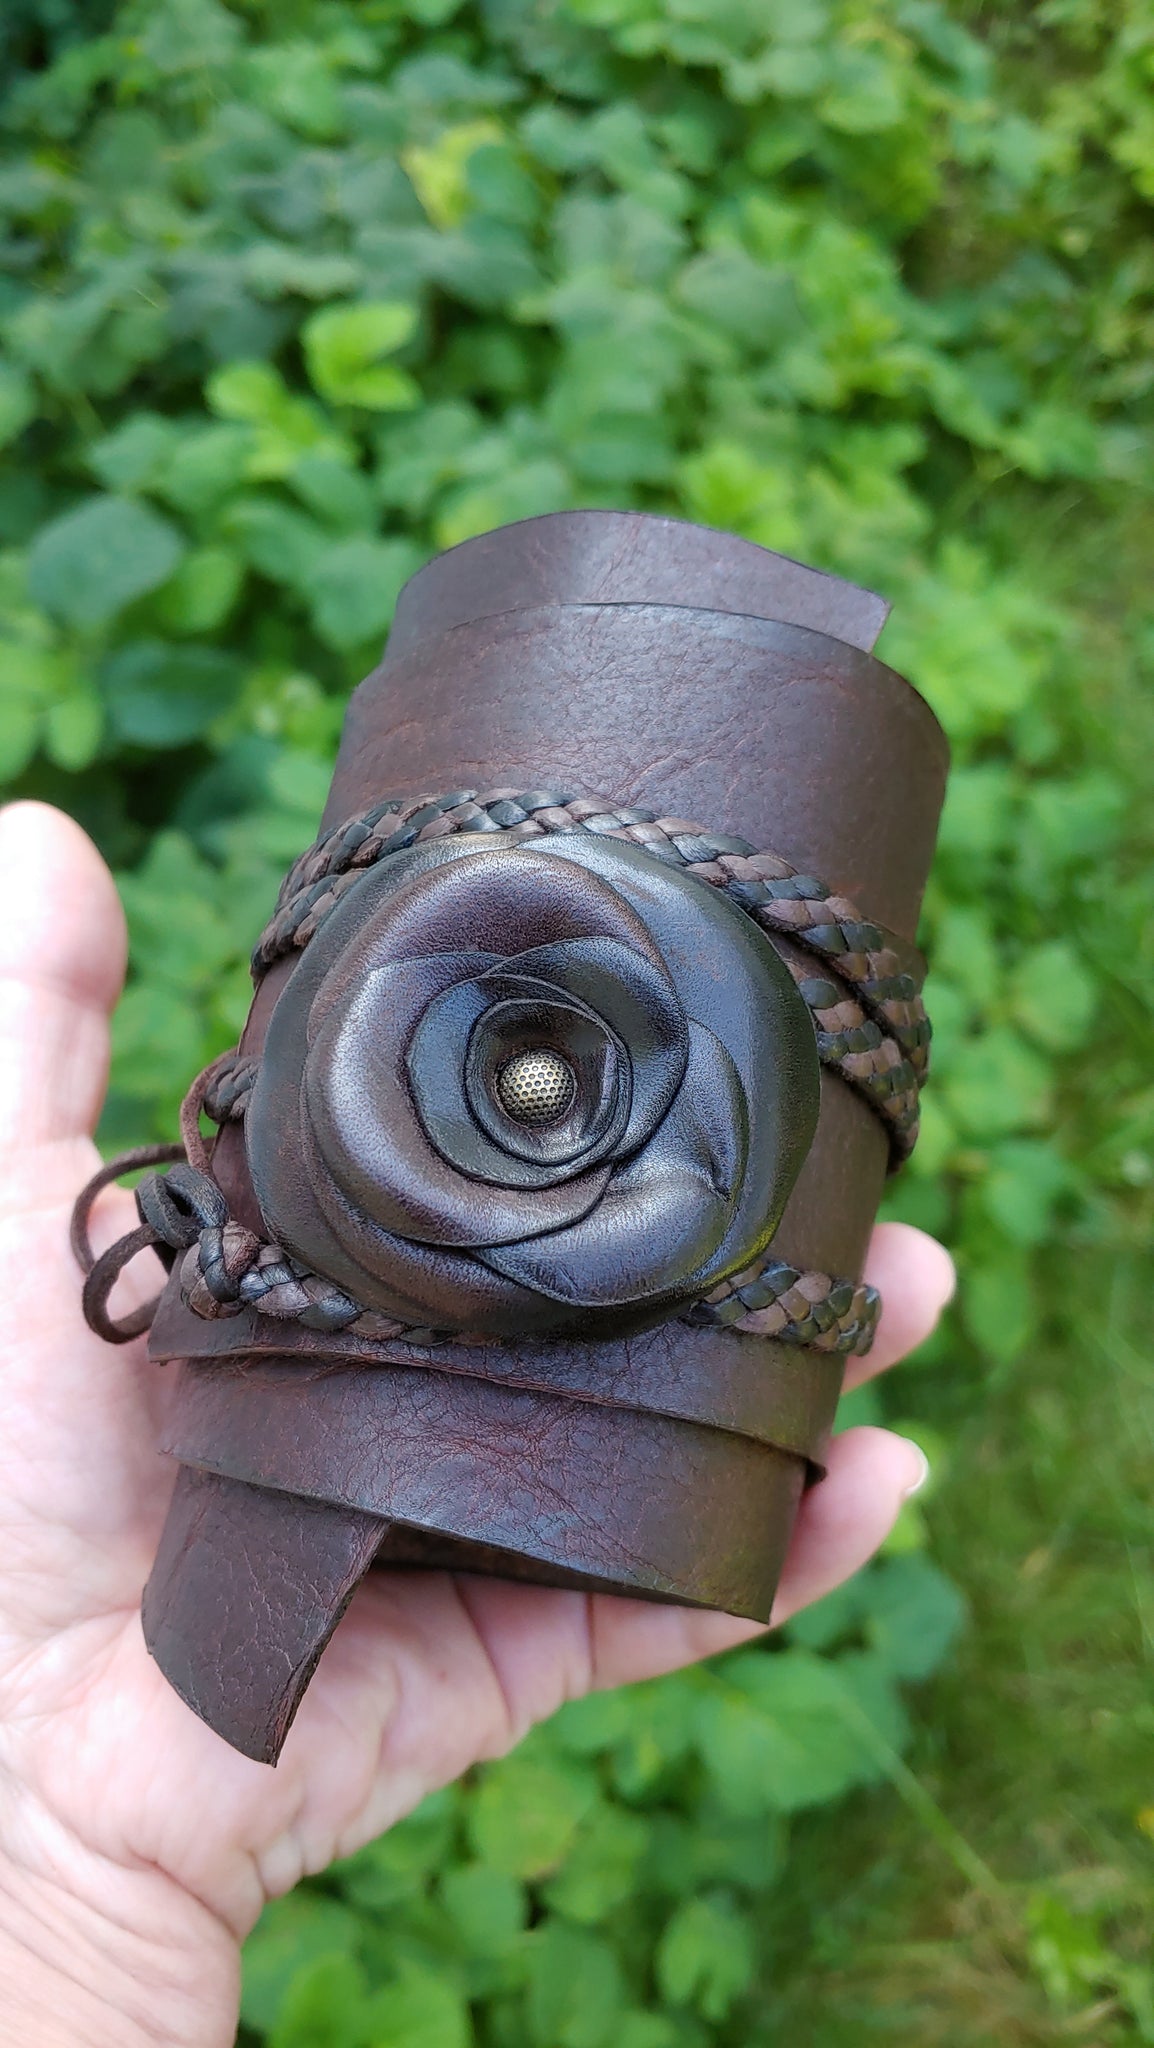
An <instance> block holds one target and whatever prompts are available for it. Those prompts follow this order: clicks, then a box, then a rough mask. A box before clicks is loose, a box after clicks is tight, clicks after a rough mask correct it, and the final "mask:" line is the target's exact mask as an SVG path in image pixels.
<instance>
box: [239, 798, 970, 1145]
mask: <svg viewBox="0 0 1154 2048" xmlns="http://www.w3.org/2000/svg"><path fill="white" fill-rule="evenodd" d="M574 831H582V832H591V833H597V834H599V835H601V836H604V837H607V838H614V839H625V840H627V841H628V842H629V843H630V844H632V845H634V846H637V847H639V848H640V849H641V850H642V851H643V852H645V853H647V854H649V855H650V856H651V857H652V858H653V859H655V860H660V861H663V862H666V863H669V864H671V865H674V866H677V867H680V868H682V869H684V871H685V872H686V873H687V874H690V875H693V876H694V877H695V878H696V879H697V880H699V881H702V882H706V883H708V884H709V885H710V886H712V887H714V888H718V889H723V890H724V891H725V893H726V895H727V896H729V898H730V899H731V901H732V902H734V903H736V904H738V905H739V906H740V908H741V909H743V910H745V911H747V912H748V913H749V915H750V916H751V917H753V918H754V919H755V921H756V922H757V923H758V924H760V925H762V926H763V927H764V928H765V929H766V930H767V931H770V932H775V933H777V934H778V935H779V936H780V937H783V938H787V939H792V940H793V941H794V942H795V943H796V944H797V945H798V946H801V947H804V948H805V950H806V951H807V952H810V953H813V954H816V955H817V956H818V958H819V959H820V960H821V962H822V967H823V971H822V972H821V973H816V974H813V973H807V972H805V971H804V970H802V969H799V968H798V967H797V966H796V965H795V964H794V963H793V962H792V961H787V962H786V964H787V966H788V967H789V969H790V972H791V973H792V975H793V977H794V980H795V982H796V983H797V986H798V989H799V991H800V993H801V995H802V998H803V1000H804V1001H805V1002H806V1004H807V1005H808V1007H809V1010H810V1012H811V1015H812V1016H813V1019H814V1026H815V1029H816V1032H817V1041H818V1054H819V1057H820V1058H821V1060H822V1062H823V1064H825V1065H827V1066H830V1067H834V1068H836V1069H837V1070H838V1071H839V1072H840V1073H841V1074H842V1075H843V1076H844V1078H845V1080H846V1081H847V1082H848V1083H849V1084H850V1086H851V1087H853V1088H855V1089H856V1090H857V1091H858V1093H859V1094H861V1095H863V1096H864V1097H865V1099H866V1100H867V1101H868V1102H869V1103H870V1104H871V1106H872V1107H873V1108H874V1109H875V1110H876V1111H877V1112H878V1114H879V1115H880V1116H881V1117H882V1118H883V1119H884V1121H885V1123H886V1124H887V1126H888V1129H889V1133H890V1142H891V1149H892V1154H893V1160H894V1163H895V1164H897V1163H900V1161H901V1160H902V1159H904V1158H906V1157H908V1155H909V1153H910V1152H911V1151H912V1150H913V1146H914V1143H915V1141H916V1138H917V1129H918V1092H919V1088H920V1086H921V1083H922V1081H923V1080H924V1079H925V1075H926V1072H927V1070H928V1066H929V1044H930V1022H929V1018H928V1017H927V1015H926V1010H925V1005H924V1003H923V1001H922V997H921V993H920V991H919V988H918V985H917V982H916V981H915V979H914V977H913V975H911V974H909V973H908V972H907V971H906V970H905V969H904V968H903V967H902V964H901V961H900V959H899V957H898V954H897V953H896V951H895V950H894V947H893V945H892V944H891V943H890V935H889V934H887V933H886V932H885V931H884V930H883V929H882V928H881V927H880V926H879V925H877V924H876V923H874V922H872V921H871V920H869V919H867V918H863V917H862V916H861V914H860V913H859V912H858V910H857V909H856V908H855V906H854V905H853V904H852V903H850V902H849V901H848V899H847V898H845V897H844V896H840V895H838V894H837V893H836V892H834V891H832V890H830V889H828V888H827V887H826V885H825V884H824V883H822V882H820V881H818V880H817V879H816V877H814V876H812V875H805V874H802V873H800V872H799V871H798V870H797V869H796V868H794V867H793V866H791V864H790V862H789V861H786V860H783V859H782V858H781V857H780V855H778V854H774V853H758V852H756V851H755V850H754V849H753V848H752V847H751V846H750V845H749V844H748V842H747V841H745V840H744V839H737V838H734V837H732V836H730V835H727V834H721V833H713V832H709V831H707V830H706V829H705V828H704V827H703V826H700V825H695V824H692V823H690V822H689V821H688V820H686V819H682V818H667V817H660V816H658V814H657V813H656V812H655V811H652V810H649V809H647V808H645V807H643V806H636V805H635V806H631V807H620V806H615V805H613V804H612V803H610V802H609V801H608V799H605V798H600V797H573V796H569V795H566V794H565V793H563V792H560V791H553V790H531V791H527V792H517V791H512V790H503V789H502V790H492V791H490V792H488V793H487V794H485V795H477V794H476V793H475V792H474V791H471V790H458V791H455V792H453V793H452V794H450V795H447V796H431V797H418V798H415V799H413V800H412V801H409V802H405V801H402V800H401V799H400V798H386V799H384V800H383V801H382V802H381V803H379V804H376V805H374V806H373V808H372V809H371V810H369V811H365V812H363V813H362V814H361V815H360V816H358V817H356V818H351V819H348V820H347V821H346V822H345V823H344V824H343V825H340V826H338V827H337V828H336V829H335V830H333V831H332V832H329V833H327V834H326V835H325V836H324V838H322V839H318V840H317V841H316V843H315V844H314V845H313V846H311V847H309V848H308V849H307V850H306V851H305V852H304V853H303V854H302V855H301V856H300V858H299V859H298V860H297V861H296V862H294V864H293V866H292V868H291V869H290V870H289V873H288V875H287V876H286V877H285V881H284V883H283V885H282V887H281V890H280V894H279V896H278V899H277V907H276V909H275V911H274V913H273V916H272V918H271V920H270V922H269V924H268V925H267V926H266V928H265V930H264V932H263V933H262V934H261V937H260V939H259V940H258V942H257V946H256V948H255V951H254V953H253V959H252V966H253V974H254V977H255V978H256V979H258V980H259V979H260V977H261V976H262V975H263V974H265V973H266V972H267V971H268V969H269V968H270V967H271V966H272V965H273V963H274V962H275V961H276V960H279V959H282V958H283V957H284V956H285V955H286V954H289V953H291V952H294V951H298V950H300V949H302V948H303V947H304V946H306V945H307V944H308V942H309V940H310V939H311V938H312V937H313V936H314V935H315V933H316V932H317V931H318V930H319V929H320V927H321V925H322V924H323V923H324V921H325V919H326V918H327V917H328V915H329V913H330V911H331V910H333V908H334V907H335V905H336V904H337V903H338V902H339V901H340V898H341V896H342V895H343V894H344V891H345V890H346V889H347V888H349V887H351V885H352V884H353V883H354V882H355V881H356V880H357V879H358V878H359V876H360V875H361V874H362V873H363V871H364V870H365V869H366V868H368V867H371V866H373V865H374V863H375V862H376V861H378V860H381V859H383V858H384V857H385V856H386V855H388V854H390V853H399V852H402V851H404V850H405V849H406V848H408V847H410V846H415V845H419V844H421V843H423V842H425V841H428V840H430V839H437V838H442V837H444V836H446V835H447V834H449V833H453V832H486V833H494V832H500V833H504V834H506V835H508V836H509V837H510V838H512V839H514V840H516V841H525V840H532V839H535V838H541V837H543V836H545V835H546V834H552V833H561V832H574Z"/></svg>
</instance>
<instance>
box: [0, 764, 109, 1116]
mask: <svg viewBox="0 0 1154 2048" xmlns="http://www.w3.org/2000/svg"><path fill="white" fill-rule="evenodd" d="M0 878H2V881H0V1149H3V1150H4V1151H6V1152H10V1153H15V1152H17V1151H21V1150H23V1149H24V1148H25V1147H27V1146H30V1145H48V1144H53V1143H57V1142H59V1141H61V1140H67V1139H70V1138H80V1137H84V1136H87V1135H88V1134H89V1133H90V1132H91V1131H92V1130H93V1128H94V1126H95V1123H96V1119H97V1117H98V1116H99V1114H100V1109H101V1105H102V1103H103V1100H104V1090H105V1086H106V1083H107V1078H108V1019H109V1015H110V1013H111V1011H112V1009H113V1006H114V1005H115V1002H116V999H117V997H118V995H119V994H120V987H121V983H122V981H123V979H124V961H125V951H126V940H125V929H124V913H123V911H122V910H121V907H120V902H119V898H118V897H117V894H116V889H115V886H114V884H113V880H112V876H111V875H110V874H109V872H108V869H107V868H106V867H105V865H104V862H103V861H102V860H101V858H100V855H99V854H98V853H97V851H96V848H95V847H94V846H93V844H92V841H91V840H90V839H89V838H88V836H87V834H86V833H84V832H82V831H81V829H80V827H79V825H76V824H74V823H73V821H72V819H71V818H68V817H66V816H65V815H64V813H63V811H55V810H52V809H50V808H49V806H48V805H47V804H37V803H16V804H9V805H8V806H7V807H6V808H5V809H3V810H0Z"/></svg>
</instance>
